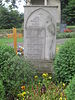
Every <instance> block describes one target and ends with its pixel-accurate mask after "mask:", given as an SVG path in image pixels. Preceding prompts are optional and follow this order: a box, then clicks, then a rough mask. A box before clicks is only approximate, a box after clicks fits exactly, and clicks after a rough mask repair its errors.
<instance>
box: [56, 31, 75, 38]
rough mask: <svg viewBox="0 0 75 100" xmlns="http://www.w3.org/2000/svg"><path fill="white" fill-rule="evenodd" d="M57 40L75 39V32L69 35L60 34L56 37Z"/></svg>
mask: <svg viewBox="0 0 75 100" xmlns="http://www.w3.org/2000/svg"><path fill="white" fill-rule="evenodd" d="M56 38H57V39H62V38H75V32H68V33H58V34H57V36H56Z"/></svg>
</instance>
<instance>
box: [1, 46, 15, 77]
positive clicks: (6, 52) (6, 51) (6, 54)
mask: <svg viewBox="0 0 75 100" xmlns="http://www.w3.org/2000/svg"><path fill="white" fill-rule="evenodd" d="M14 55H16V53H15V52H14V49H13V48H12V47H9V46H6V45H3V46H0V77H1V75H2V74H1V73H2V70H3V67H4V64H5V63H6V62H7V60H8V59H10V58H11V57H13V56H14Z"/></svg>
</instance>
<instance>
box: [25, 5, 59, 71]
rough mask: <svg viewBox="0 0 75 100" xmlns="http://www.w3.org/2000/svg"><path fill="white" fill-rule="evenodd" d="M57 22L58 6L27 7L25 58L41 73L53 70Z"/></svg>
mask: <svg viewBox="0 0 75 100" xmlns="http://www.w3.org/2000/svg"><path fill="white" fill-rule="evenodd" d="M57 20H58V16H57V6H43V5H42V6H32V5H31V6H25V13H24V56H25V58H26V59H28V60H30V61H31V62H32V63H33V64H34V65H35V66H36V68H37V69H38V70H39V71H41V72H42V71H43V72H44V71H45V72H46V71H47V72H49V71H52V70H53V69H52V62H53V58H54V56H55V51H56V21H57Z"/></svg>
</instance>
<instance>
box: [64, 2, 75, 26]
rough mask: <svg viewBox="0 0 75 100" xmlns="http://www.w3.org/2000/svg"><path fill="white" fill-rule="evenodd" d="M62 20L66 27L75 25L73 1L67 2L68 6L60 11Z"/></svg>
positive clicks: (74, 5) (74, 3)
mask: <svg viewBox="0 0 75 100" xmlns="http://www.w3.org/2000/svg"><path fill="white" fill-rule="evenodd" d="M62 18H63V20H64V21H65V23H67V24H68V25H74V24H75V0H69V2H68V5H67V6H66V7H65V8H64V9H62Z"/></svg>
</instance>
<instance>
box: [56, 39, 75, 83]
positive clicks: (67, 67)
mask: <svg viewBox="0 0 75 100" xmlns="http://www.w3.org/2000/svg"><path fill="white" fill-rule="evenodd" d="M54 71H55V74H56V76H57V79H58V80H59V81H63V82H66V83H68V82H69V80H70V79H72V77H73V75H74V74H75V39H71V40H68V41H67V42H65V44H64V45H62V46H61V47H60V49H59V51H58V53H57V55H56V58H55V61H54Z"/></svg>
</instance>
